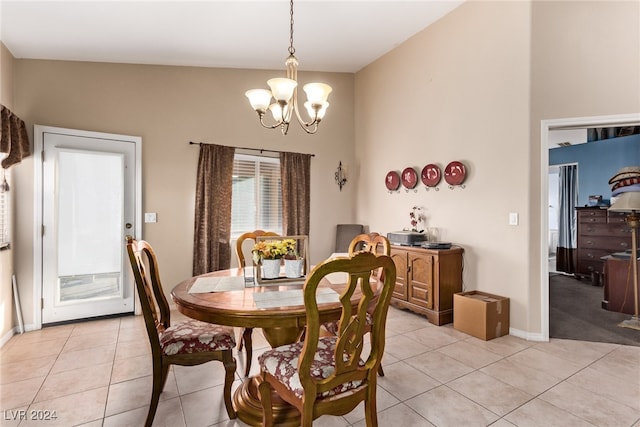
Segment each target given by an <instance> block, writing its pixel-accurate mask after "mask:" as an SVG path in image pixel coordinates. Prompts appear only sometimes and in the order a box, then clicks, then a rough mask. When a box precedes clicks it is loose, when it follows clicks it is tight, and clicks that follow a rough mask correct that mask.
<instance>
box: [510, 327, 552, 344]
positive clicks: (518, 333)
mask: <svg viewBox="0 0 640 427" xmlns="http://www.w3.org/2000/svg"><path fill="white" fill-rule="evenodd" d="M509 335H513V336H514V337H518V338H522V339H524V340H527V341H538V342H547V341H549V340H548V339H545V337H544V335H543V334H541V333H535V334H534V333H530V332H525V331H522V330H520V329H515V328H509Z"/></svg>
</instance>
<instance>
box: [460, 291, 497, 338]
mask: <svg viewBox="0 0 640 427" xmlns="http://www.w3.org/2000/svg"><path fill="white" fill-rule="evenodd" d="M453 327H454V329H457V330H458V331H461V332H464V333H467V334H469V335H473V336H474V337H476V338H480V339H483V340H485V341H486V340H490V339H493V338H497V337H501V336H502V335H507V334H508V333H509V298H505V297H501V296H498V295H492V294H488V293H485V292H480V291H469V292H458V293H456V294H453Z"/></svg>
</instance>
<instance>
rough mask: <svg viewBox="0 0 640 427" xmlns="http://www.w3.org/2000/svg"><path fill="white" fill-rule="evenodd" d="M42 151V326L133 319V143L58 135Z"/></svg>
mask: <svg viewBox="0 0 640 427" xmlns="http://www.w3.org/2000/svg"><path fill="white" fill-rule="evenodd" d="M54 129H55V128H54ZM66 131H68V132H66ZM42 146H43V152H42V156H43V162H42V224H43V234H42V300H43V301H42V323H43V324H47V323H56V322H63V321H69V320H76V319H84V318H91V317H96V316H105V315H112V314H120V313H132V312H133V311H134V291H133V283H132V279H131V277H130V274H129V267H128V257H127V254H126V248H125V244H124V238H125V235H127V234H131V235H133V236H136V232H135V231H136V230H135V225H136V221H135V217H136V212H135V207H136V197H137V195H136V170H135V169H136V164H137V163H136V159H135V156H136V153H137V150H136V142H135V141H132V140H118V139H114V138H112V135H103V134H97V133H93V132H91V133H88V132H81V131H76V132H74V131H73V130H65V129H61V130H60V132H57V131H49V132H47V131H45V132H43V135H42Z"/></svg>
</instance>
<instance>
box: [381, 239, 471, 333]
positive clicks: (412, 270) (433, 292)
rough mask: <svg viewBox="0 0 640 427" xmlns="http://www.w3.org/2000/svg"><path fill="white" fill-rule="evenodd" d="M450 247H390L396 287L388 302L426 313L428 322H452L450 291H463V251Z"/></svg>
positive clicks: (438, 323)
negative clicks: (394, 267)
mask: <svg viewBox="0 0 640 427" xmlns="http://www.w3.org/2000/svg"><path fill="white" fill-rule="evenodd" d="M463 252H464V250H463V249H462V248H460V247H456V246H453V247H451V249H423V248H420V247H412V246H394V245H392V246H391V258H392V259H393V262H394V263H395V264H396V287H395V289H394V291H393V296H392V298H391V304H392V305H394V306H396V307H400V308H407V309H409V310H411V311H413V312H415V313H418V314H422V315H425V316H427V319H428V320H429V322H431V323H433V324H435V325H438V326H440V325H444V324H446V323H451V322H453V294H455V293H456V292H462V253H463Z"/></svg>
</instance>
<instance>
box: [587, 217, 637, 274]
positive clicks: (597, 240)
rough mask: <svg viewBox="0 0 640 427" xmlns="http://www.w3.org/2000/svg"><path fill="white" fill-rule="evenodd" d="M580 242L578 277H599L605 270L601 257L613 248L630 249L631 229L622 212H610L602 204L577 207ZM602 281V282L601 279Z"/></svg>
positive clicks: (608, 253) (618, 249) (622, 250)
mask: <svg viewBox="0 0 640 427" xmlns="http://www.w3.org/2000/svg"><path fill="white" fill-rule="evenodd" d="M576 212H577V216H578V233H577V235H578V242H577V246H578V248H577V266H576V277H577V278H579V279H580V278H582V277H583V276H588V277H591V276H592V275H593V274H595V275H596V276H597V277H600V276H601V275H602V273H603V270H604V261H603V260H602V259H601V258H602V257H604V256H606V255H610V254H612V253H614V252H624V251H626V250H627V249H631V229H630V228H629V226H628V225H627V224H626V223H625V216H626V215H625V214H624V213H623V212H609V211H608V210H607V209H606V208H600V207H583V208H581V207H579V208H576ZM599 284H601V283H599Z"/></svg>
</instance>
